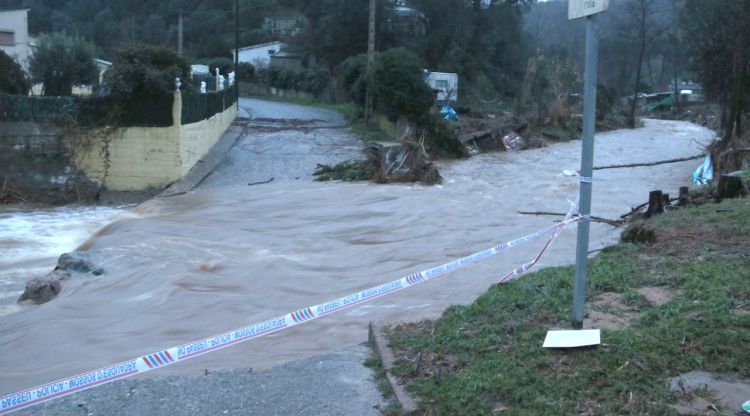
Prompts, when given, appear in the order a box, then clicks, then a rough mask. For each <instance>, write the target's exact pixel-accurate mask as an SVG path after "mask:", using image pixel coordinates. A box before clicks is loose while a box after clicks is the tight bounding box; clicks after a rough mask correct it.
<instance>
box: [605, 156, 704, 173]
mask: <svg viewBox="0 0 750 416" xmlns="http://www.w3.org/2000/svg"><path fill="white" fill-rule="evenodd" d="M704 157H706V155H705V154H701V155H697V156H691V157H683V158H679V159H669V160H659V161H657V162H644V163H629V164H626V165H609V166H595V167H594V170H603V169H620V168H635V167H641V166H656V165H665V164H667V163H678V162H687V161H688V160H696V159H701V158H704Z"/></svg>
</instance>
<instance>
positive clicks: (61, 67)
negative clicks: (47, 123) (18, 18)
mask: <svg viewBox="0 0 750 416" xmlns="http://www.w3.org/2000/svg"><path fill="white" fill-rule="evenodd" d="M29 70H30V72H31V77H32V79H33V80H34V81H36V82H41V83H42V84H44V89H43V90H44V95H71V94H72V93H73V85H79V84H89V83H93V82H95V81H96V80H97V78H98V72H97V69H96V65H95V64H94V46H93V45H92V44H91V43H89V42H88V41H86V40H85V39H83V38H81V37H78V36H67V35H65V34H61V33H54V34H45V35H41V36H40V37H39V40H38V43H37V47H36V49H35V50H34V54H33V55H32V56H31V58H29Z"/></svg>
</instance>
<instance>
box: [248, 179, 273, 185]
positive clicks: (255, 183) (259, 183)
mask: <svg viewBox="0 0 750 416" xmlns="http://www.w3.org/2000/svg"><path fill="white" fill-rule="evenodd" d="M272 181H273V177H271V179H267V180H265V181H260V182H250V183H249V184H247V186H253V185H263V184H264V183H271V182H272Z"/></svg>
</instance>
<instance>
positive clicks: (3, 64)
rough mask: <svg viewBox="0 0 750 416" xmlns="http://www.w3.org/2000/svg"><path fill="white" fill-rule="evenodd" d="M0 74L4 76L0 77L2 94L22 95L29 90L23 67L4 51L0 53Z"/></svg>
mask: <svg viewBox="0 0 750 416" xmlns="http://www.w3.org/2000/svg"><path fill="white" fill-rule="evenodd" d="M0 74H4V75H3V76H2V77H0V92H4V93H6V94H19V95H22V94H26V92H27V91H28V90H29V83H28V81H27V80H26V74H24V72H23V69H21V65H18V62H16V61H15V60H13V58H11V57H10V56H8V55H7V54H6V53H5V52H3V51H0Z"/></svg>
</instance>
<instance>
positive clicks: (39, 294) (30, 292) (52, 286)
mask: <svg viewBox="0 0 750 416" xmlns="http://www.w3.org/2000/svg"><path fill="white" fill-rule="evenodd" d="M68 279H70V273H68V272H66V271H64V270H53V271H51V272H50V273H48V274H47V275H46V276H44V277H37V278H34V279H31V280H30V281H29V282H28V283H26V290H24V292H23V294H21V297H20V298H18V301H19V302H23V301H27V300H29V301H32V302H34V303H36V304H37V305H41V304H42V303H46V302H49V301H51V300H52V299H54V298H55V297H56V296H57V295H59V294H60V291H61V290H62V284H61V283H60V281H62V280H68Z"/></svg>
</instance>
